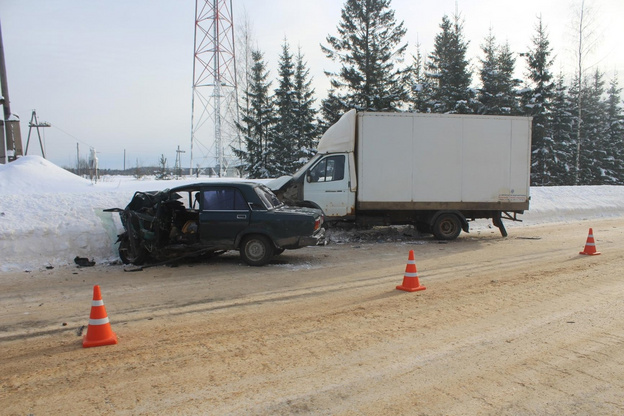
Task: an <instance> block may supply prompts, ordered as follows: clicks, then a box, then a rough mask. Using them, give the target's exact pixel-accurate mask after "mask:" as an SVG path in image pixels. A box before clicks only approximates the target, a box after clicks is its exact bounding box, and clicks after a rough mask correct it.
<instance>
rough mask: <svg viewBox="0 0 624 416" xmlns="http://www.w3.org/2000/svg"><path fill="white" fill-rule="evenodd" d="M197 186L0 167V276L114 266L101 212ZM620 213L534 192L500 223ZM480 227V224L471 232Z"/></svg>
mask: <svg viewBox="0 0 624 416" xmlns="http://www.w3.org/2000/svg"><path fill="white" fill-rule="evenodd" d="M199 180H208V179H207V178H200V179H199ZM210 180H216V179H210ZM197 181H198V179H197V178H195V177H193V178H187V179H183V180H165V181H158V180H154V179H135V178H132V177H104V178H103V179H102V180H100V181H99V182H98V183H95V184H94V183H92V182H91V181H89V180H87V179H83V178H81V177H78V176H76V175H73V174H72V173H69V172H67V171H66V170H64V169H62V168H60V167H58V166H56V165H54V164H52V163H51V162H49V161H47V160H45V159H43V158H41V157H39V156H26V157H22V158H20V159H18V160H17V161H15V162H12V163H9V164H7V165H0V272H8V271H15V270H36V269H42V268H45V267H46V266H59V265H67V264H71V263H73V261H74V258H75V257H76V256H80V257H87V258H89V259H92V260H95V261H96V262H98V263H105V262H110V261H115V260H117V259H118V257H117V251H116V247H115V241H116V238H117V234H118V233H119V232H120V226H121V224H120V222H119V219H118V217H119V216H118V214H116V213H105V212H103V209H105V208H114V207H120V208H123V207H125V206H126V205H127V204H128V202H129V201H130V198H131V197H132V195H133V194H134V192H135V191H138V190H142V191H149V190H162V189H165V188H171V187H174V186H178V185H181V184H184V183H193V182H197ZM623 213H624V187H621V186H578V187H548V188H537V187H534V188H531V208H530V210H529V211H528V212H526V213H525V214H524V215H523V216H522V217H521V218H522V219H523V222H522V223H511V222H509V221H507V222H506V226H507V227H508V228H512V227H517V226H523V225H534V224H541V223H550V222H570V221H576V220H581V219H591V218H603V217H616V216H621V215H623ZM487 225H488V222H487V221H485V220H484V221H480V222H476V223H473V224H471V227H472V229H479V227H486V226H487Z"/></svg>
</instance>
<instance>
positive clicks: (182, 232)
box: [105, 182, 324, 266]
mask: <svg viewBox="0 0 624 416" xmlns="http://www.w3.org/2000/svg"><path fill="white" fill-rule="evenodd" d="M105 211H106V212H118V213H119V215H120V217H121V222H122V224H123V226H124V229H125V231H124V232H123V233H122V234H120V235H119V239H118V242H119V257H120V258H121V260H122V261H123V262H124V263H125V264H129V263H133V264H135V265H141V264H143V263H145V262H148V261H152V262H154V261H169V260H172V259H178V258H182V257H190V256H210V255H215V254H220V253H223V252H225V251H228V250H239V251H240V255H241V258H242V259H243V261H244V262H245V263H247V264H249V265H251V266H262V265H265V264H267V263H268V262H269V261H270V260H271V258H272V257H273V256H275V255H278V254H280V253H282V252H283V251H284V250H286V249H297V248H301V247H305V246H310V245H317V244H320V243H322V242H323V241H324V230H323V228H322V225H323V213H322V211H321V210H318V209H313V208H294V207H288V206H285V205H284V204H283V203H281V202H280V201H279V199H278V198H277V197H276V196H275V194H273V192H271V190H270V189H269V188H267V187H266V186H264V185H261V184H258V183H251V182H212V183H211V182H206V183H197V184H192V185H184V186H179V187H176V188H172V189H166V190H164V191H154V192H136V193H135V194H134V197H133V198H132V200H131V201H130V203H129V204H128V206H127V207H126V208H125V209H121V208H111V209H107V210H105Z"/></svg>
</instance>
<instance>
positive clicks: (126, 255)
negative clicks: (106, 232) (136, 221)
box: [119, 236, 147, 266]
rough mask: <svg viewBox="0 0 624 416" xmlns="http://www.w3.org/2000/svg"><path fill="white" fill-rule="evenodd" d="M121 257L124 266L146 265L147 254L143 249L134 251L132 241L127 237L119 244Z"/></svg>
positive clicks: (139, 248)
mask: <svg viewBox="0 0 624 416" xmlns="http://www.w3.org/2000/svg"><path fill="white" fill-rule="evenodd" d="M119 257H120V258H121V261H122V262H123V264H135V265H137V266H140V265H141V264H143V263H145V260H146V259H147V252H146V251H145V249H144V248H143V247H138V248H137V250H133V248H132V244H130V239H129V238H128V236H126V237H124V238H122V239H121V241H120V242H119Z"/></svg>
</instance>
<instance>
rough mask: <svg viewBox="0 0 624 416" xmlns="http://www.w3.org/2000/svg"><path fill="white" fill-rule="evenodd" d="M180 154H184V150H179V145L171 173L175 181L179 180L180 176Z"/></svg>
mask: <svg viewBox="0 0 624 416" xmlns="http://www.w3.org/2000/svg"><path fill="white" fill-rule="evenodd" d="M180 153H186V152H185V151H184V150H180V145H178V150H176V160H175V166H174V167H173V172H174V174H175V175H176V179H180V177H181V176H182V163H181V162H180Z"/></svg>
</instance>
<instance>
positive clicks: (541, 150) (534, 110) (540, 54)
mask: <svg viewBox="0 0 624 416" xmlns="http://www.w3.org/2000/svg"><path fill="white" fill-rule="evenodd" d="M536 31H537V33H536V35H535V36H534V37H533V47H532V48H530V49H529V52H528V53H527V55H526V57H527V66H528V70H529V73H528V78H529V86H528V87H527V88H525V89H524V90H523V93H522V111H523V113H524V114H525V115H528V116H532V117H533V134H532V146H531V154H532V163H533V167H534V169H532V171H531V183H532V184H540V183H546V182H548V178H544V177H543V175H547V174H548V172H547V170H546V168H545V166H546V165H547V164H548V160H547V159H548V158H551V157H552V155H551V154H550V150H549V144H548V143H546V142H547V141H548V139H546V137H550V136H549V129H550V125H549V123H550V107H551V103H552V98H553V92H554V88H555V83H554V81H553V75H552V73H551V72H550V68H551V66H552V64H553V59H552V58H551V57H550V55H551V53H552V49H551V48H550V41H549V40H548V35H547V33H546V28H545V27H544V26H543V24H542V19H541V17H540V18H539V20H538V24H537V26H536Z"/></svg>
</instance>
